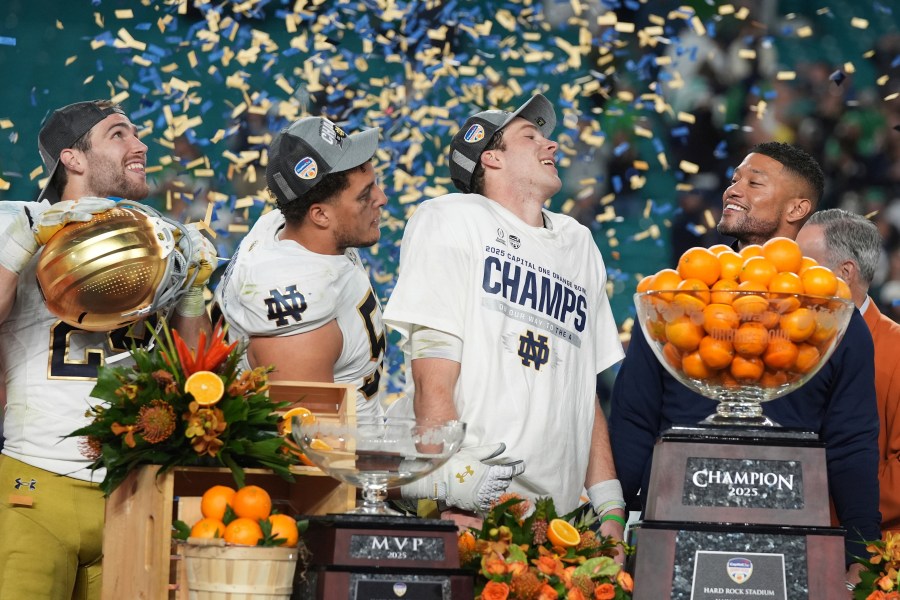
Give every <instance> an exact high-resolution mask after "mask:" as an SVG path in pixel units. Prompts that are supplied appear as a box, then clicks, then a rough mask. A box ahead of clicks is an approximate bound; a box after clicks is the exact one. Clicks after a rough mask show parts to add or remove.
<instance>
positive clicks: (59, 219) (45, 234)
mask: <svg viewBox="0 0 900 600" xmlns="http://www.w3.org/2000/svg"><path fill="white" fill-rule="evenodd" d="M115 206H116V203H115V202H114V201H112V200H110V199H108V198H94V197H85V198H80V199H78V200H65V201H63V202H57V203H56V204H54V205H52V206H49V207H48V206H45V205H43V204H33V205H26V206H24V207H22V210H21V211H20V212H19V214H18V215H16V218H15V220H13V222H12V223H10V225H9V227H8V228H7V229H6V232H5V233H4V236H3V241H2V242H0V265H2V266H4V267H5V268H6V269H7V270H9V271H12V272H13V273H17V274H18V273H21V272H22V269H24V268H25V265H26V264H28V261H29V260H31V257H32V256H34V254H35V253H36V252H37V251H38V248H40V247H41V246H43V245H44V244H46V243H47V242H48V241H49V240H50V238H51V237H53V235H54V234H55V233H56V232H58V231H59V230H60V229H62V228H63V227H65V226H66V225H68V224H69V223H86V222H88V221H90V220H91V219H92V218H93V217H94V215H95V214H98V213H102V212H105V211H107V210H109V209H111V208H115Z"/></svg>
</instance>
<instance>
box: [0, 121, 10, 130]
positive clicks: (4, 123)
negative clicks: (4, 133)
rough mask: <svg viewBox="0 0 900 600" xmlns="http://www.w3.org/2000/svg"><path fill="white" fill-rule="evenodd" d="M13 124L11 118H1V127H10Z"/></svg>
mask: <svg viewBox="0 0 900 600" xmlns="http://www.w3.org/2000/svg"><path fill="white" fill-rule="evenodd" d="M12 126H13V122H12V121H11V120H9V119H0V129H9V128H10V127H12Z"/></svg>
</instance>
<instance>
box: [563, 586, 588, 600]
mask: <svg viewBox="0 0 900 600" xmlns="http://www.w3.org/2000/svg"><path fill="white" fill-rule="evenodd" d="M566 599H567V600H587V598H585V597H584V594H582V593H581V590H579V589H578V588H572V589H570V590H569V591H568V592H566Z"/></svg>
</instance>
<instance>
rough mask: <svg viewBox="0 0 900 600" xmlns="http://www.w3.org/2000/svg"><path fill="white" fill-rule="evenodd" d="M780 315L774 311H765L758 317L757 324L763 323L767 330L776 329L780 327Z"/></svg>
mask: <svg viewBox="0 0 900 600" xmlns="http://www.w3.org/2000/svg"><path fill="white" fill-rule="evenodd" d="M779 318H780V317H779V315H778V313H777V312H775V311H774V310H765V311H763V312H761V313H760V314H758V315H756V319H755V320H756V322H757V323H761V324H762V326H763V327H765V328H766V329H774V328H775V327H776V326H777V325H778V319H779Z"/></svg>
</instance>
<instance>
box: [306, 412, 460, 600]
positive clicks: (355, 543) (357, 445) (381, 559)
mask: <svg viewBox="0 0 900 600" xmlns="http://www.w3.org/2000/svg"><path fill="white" fill-rule="evenodd" d="M465 432H466V427H465V424H463V423H460V422H458V421H446V422H431V421H428V420H417V419H407V418H394V417H356V416H352V415H310V416H306V417H303V418H299V417H294V421H293V425H292V429H291V435H292V436H293V437H294V440H295V441H296V442H297V444H298V445H299V446H300V448H301V450H303V452H304V454H305V455H306V456H307V457H308V458H309V459H310V460H311V461H312V462H313V463H315V465H316V466H317V467H319V468H320V469H322V470H323V471H324V472H325V473H327V474H328V475H330V476H331V477H334V478H335V479H338V480H340V481H342V482H344V483H348V484H350V485H353V486H356V487H360V488H362V503H361V505H360V506H358V507H357V508H356V509H354V510H352V511H350V512H349V513H345V514H332V515H328V516H326V517H313V518H311V519H310V525H309V529H308V530H307V532H306V533H305V534H304V540H305V541H306V545H307V547H308V548H309V550H310V552H311V553H312V558H311V564H310V568H309V569H308V570H307V573H306V582H305V583H303V584H302V585H300V586H297V585H295V595H294V596H295V597H301V598H316V599H319V600H347V599H348V598H353V599H354V600H367V599H375V598H378V599H385V598H403V597H406V598H417V599H419V598H421V599H428V600H432V599H433V600H453V599H455V598H472V596H473V592H472V584H473V579H472V576H471V574H470V573H468V572H466V571H463V570H462V569H460V568H459V550H458V546H457V541H456V540H457V533H456V532H457V527H456V525H455V524H454V523H453V522H452V521H442V520H437V519H418V518H415V517H406V516H403V515H402V513H399V512H397V511H394V510H392V509H391V508H389V507H388V506H387V504H386V503H385V499H386V498H387V490H388V488H393V487H399V486H401V485H404V484H406V483H410V482H412V481H415V480H417V479H419V478H420V477H424V476H425V475H428V474H429V473H431V472H432V471H434V470H435V469H437V468H438V467H440V466H441V465H443V464H444V463H445V462H446V461H447V459H449V458H450V457H451V456H452V455H453V454H454V453H456V451H457V450H459V447H460V445H461V444H462V441H463V438H464V437H465ZM298 588H301V589H298Z"/></svg>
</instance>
